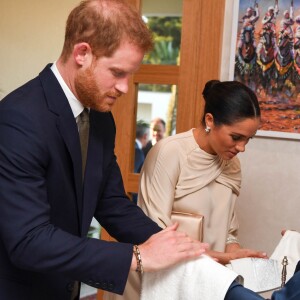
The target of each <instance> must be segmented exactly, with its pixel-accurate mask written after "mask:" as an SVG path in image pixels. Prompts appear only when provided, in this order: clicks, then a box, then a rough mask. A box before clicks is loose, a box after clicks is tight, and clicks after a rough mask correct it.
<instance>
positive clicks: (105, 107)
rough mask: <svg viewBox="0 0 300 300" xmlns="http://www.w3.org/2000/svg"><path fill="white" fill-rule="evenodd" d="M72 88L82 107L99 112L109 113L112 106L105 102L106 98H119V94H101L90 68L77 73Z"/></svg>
mask: <svg viewBox="0 0 300 300" xmlns="http://www.w3.org/2000/svg"><path fill="white" fill-rule="evenodd" d="M74 87H75V91H76V93H77V96H78V98H79V99H78V100H79V101H80V102H81V103H82V105H83V106H84V107H89V108H91V109H94V110H97V111H100V112H109V111H111V109H112V104H109V103H107V102H106V101H105V98H106V97H107V96H113V97H120V96H121V93H119V92H111V93H102V92H101V90H100V88H99V87H98V86H97V84H96V80H95V76H94V73H93V71H92V68H88V69H86V70H84V71H81V70H79V71H78V73H77V75H76V76H75V79H74Z"/></svg>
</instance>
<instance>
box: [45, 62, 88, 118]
mask: <svg viewBox="0 0 300 300" xmlns="http://www.w3.org/2000/svg"><path fill="white" fill-rule="evenodd" d="M51 70H52V72H53V74H54V76H55V77H56V79H57V80H58V82H59V84H60V86H61V88H62V89H63V91H64V93H65V95H66V97H67V99H68V101H69V104H70V106H71V110H72V112H73V115H74V118H76V117H78V116H79V114H80V113H81V112H82V111H83V109H84V107H83V105H82V104H81V102H80V101H79V100H78V99H77V98H76V97H75V95H74V94H73V93H72V91H71V90H70V88H69V87H68V86H67V84H66V83H65V81H64V79H63V78H62V76H61V75H60V73H59V70H58V68H57V65H56V62H54V63H53V64H52V66H51Z"/></svg>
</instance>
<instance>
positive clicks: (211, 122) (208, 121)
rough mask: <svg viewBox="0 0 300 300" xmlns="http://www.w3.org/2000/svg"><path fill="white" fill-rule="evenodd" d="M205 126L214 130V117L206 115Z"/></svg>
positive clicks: (209, 114)
mask: <svg viewBox="0 0 300 300" xmlns="http://www.w3.org/2000/svg"><path fill="white" fill-rule="evenodd" d="M205 124H206V126H208V127H209V128H212V127H213V126H214V116H213V115H212V114H211V113H207V114H206V115H205Z"/></svg>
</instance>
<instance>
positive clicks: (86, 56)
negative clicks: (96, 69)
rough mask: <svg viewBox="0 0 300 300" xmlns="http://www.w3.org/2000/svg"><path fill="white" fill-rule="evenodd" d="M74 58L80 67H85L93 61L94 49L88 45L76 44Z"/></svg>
mask: <svg viewBox="0 0 300 300" xmlns="http://www.w3.org/2000/svg"><path fill="white" fill-rule="evenodd" d="M73 57H74V60H75V62H76V63H77V64H78V65H79V66H84V65H85V64H87V63H88V64H89V63H90V62H91V61H92V58H93V55H92V49H91V47H90V45H89V44H88V43H78V44H75V46H74V48H73Z"/></svg>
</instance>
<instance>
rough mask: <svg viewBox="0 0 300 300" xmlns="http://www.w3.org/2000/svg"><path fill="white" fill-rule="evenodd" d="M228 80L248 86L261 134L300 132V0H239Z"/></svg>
mask: <svg viewBox="0 0 300 300" xmlns="http://www.w3.org/2000/svg"><path fill="white" fill-rule="evenodd" d="M234 59H235V62H234V79H235V80H238V81H241V82H243V83H245V84H246V85H248V86H249V87H251V88H252V89H253V91H255V93H256V95H257V96H258V99H259V102H260V107H261V111H262V124H261V128H260V129H261V130H271V131H281V132H293V133H300V0H261V1H258V0H257V1H255V0H239V6H238V26H237V38H236V49H235V57H234Z"/></svg>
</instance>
